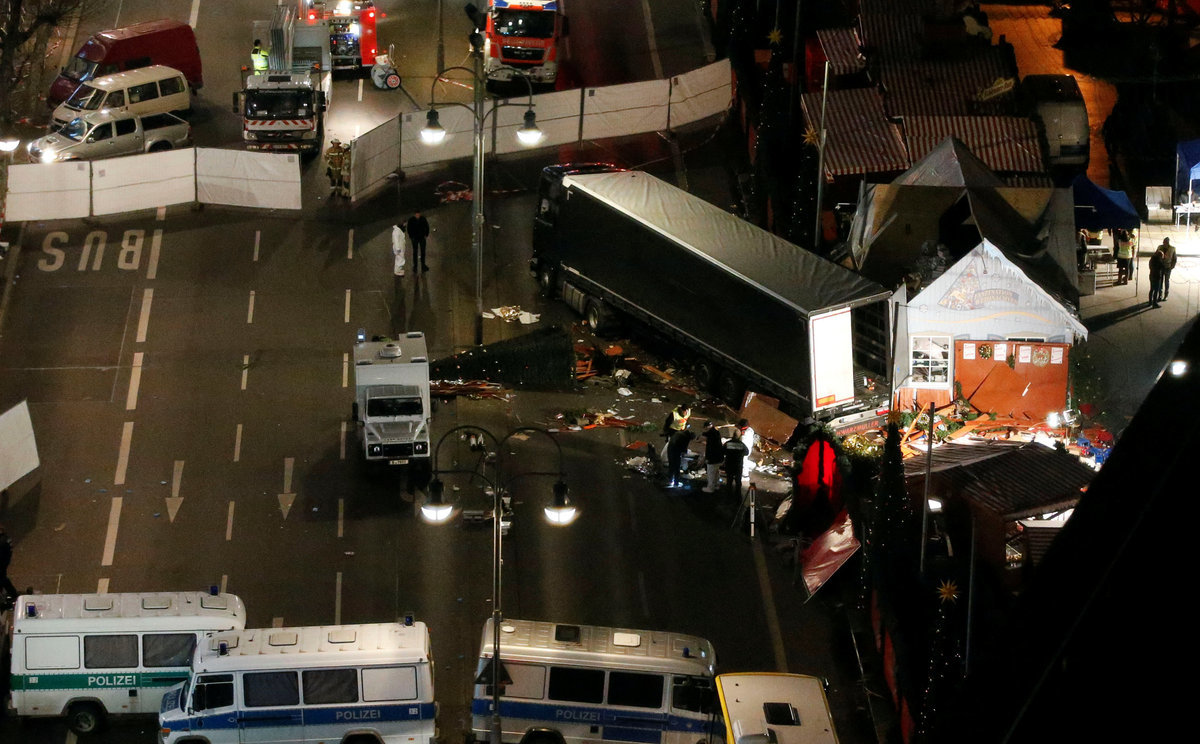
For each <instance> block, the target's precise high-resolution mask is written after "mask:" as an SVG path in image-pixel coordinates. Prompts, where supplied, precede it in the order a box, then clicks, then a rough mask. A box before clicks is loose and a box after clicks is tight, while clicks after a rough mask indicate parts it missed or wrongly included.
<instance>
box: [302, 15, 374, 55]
mask: <svg viewBox="0 0 1200 744" xmlns="http://www.w3.org/2000/svg"><path fill="white" fill-rule="evenodd" d="M300 4H301V6H302V7H301V12H302V13H303V17H305V18H307V19H308V20H310V21H318V20H326V21H329V51H330V54H331V55H332V59H333V69H335V70H361V69H362V68H364V67H370V66H371V65H373V64H375V55H377V54H378V53H379V51H378V43H377V41H376V37H375V22H376V20H377V19H376V16H378V15H379V13H378V12H377V11H376V10H375V3H373V2H371V0H336V1H334V2H325V1H324V0H300Z"/></svg>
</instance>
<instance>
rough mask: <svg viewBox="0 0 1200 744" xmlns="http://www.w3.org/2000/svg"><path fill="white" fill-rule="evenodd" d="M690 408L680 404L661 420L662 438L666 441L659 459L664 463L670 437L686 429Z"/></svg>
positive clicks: (690, 413)
mask: <svg viewBox="0 0 1200 744" xmlns="http://www.w3.org/2000/svg"><path fill="white" fill-rule="evenodd" d="M691 415H692V409H691V406H689V405H687V404H686V403H680V404H679V405H677V406H675V407H674V408H673V409H671V412H670V413H668V414H667V417H666V418H665V419H664V420H663V426H662V436H663V439H665V440H666V441H664V442H663V446H662V453H661V455H660V457H661V458H662V459H663V461H664V462H665V461H666V459H667V448H668V447H670V446H671V437H672V436H673V435H674V434H675V432H679V431H683V430H684V429H686V428H687V425H688V419H689V418H691Z"/></svg>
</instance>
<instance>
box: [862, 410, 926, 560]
mask: <svg viewBox="0 0 1200 744" xmlns="http://www.w3.org/2000/svg"><path fill="white" fill-rule="evenodd" d="M875 504H876V513H875V519H874V525H873V529H872V532H873V534H874V536H875V540H876V551H875V553H876V557H877V558H879V559H881V560H885V561H889V562H891V561H896V560H901V561H902V560H904V559H905V558H906V557H908V556H911V555H912V554H913V548H915V547H916V546H915V545H913V544H912V543H913V540H912V528H913V524H914V521H915V517H916V513H915V512H916V510H915V509H914V508H913V504H912V501H911V500H910V499H909V497H908V487H907V486H906V485H905V482H904V458H903V455H902V454H901V452H900V426H899V424H897V423H895V422H891V423H889V424H888V429H887V439H886V440H885V441H884V444H883V462H882V463H881V464H880V466H879V481H878V483H877V485H876V489H875Z"/></svg>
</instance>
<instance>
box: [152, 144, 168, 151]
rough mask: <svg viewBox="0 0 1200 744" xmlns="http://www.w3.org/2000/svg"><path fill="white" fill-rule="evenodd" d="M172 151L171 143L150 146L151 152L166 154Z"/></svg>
mask: <svg viewBox="0 0 1200 744" xmlns="http://www.w3.org/2000/svg"><path fill="white" fill-rule="evenodd" d="M170 149H171V143H170V142H155V143H154V144H153V145H150V152H166V151H167V150H170Z"/></svg>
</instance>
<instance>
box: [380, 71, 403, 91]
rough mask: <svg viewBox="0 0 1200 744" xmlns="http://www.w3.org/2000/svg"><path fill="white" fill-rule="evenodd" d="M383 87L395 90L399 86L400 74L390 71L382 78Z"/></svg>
mask: <svg viewBox="0 0 1200 744" xmlns="http://www.w3.org/2000/svg"><path fill="white" fill-rule="evenodd" d="M383 84H384V87H386V88H387V89H388V90H395V89H396V88H399V87H400V76H399V75H398V74H396V73H394V72H393V73H391V74H390V75H386V76H384V78H383Z"/></svg>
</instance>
